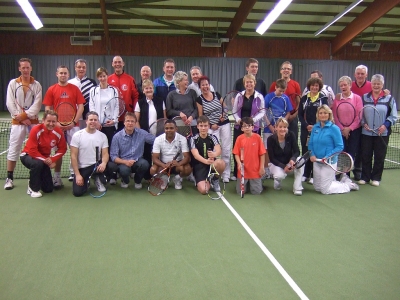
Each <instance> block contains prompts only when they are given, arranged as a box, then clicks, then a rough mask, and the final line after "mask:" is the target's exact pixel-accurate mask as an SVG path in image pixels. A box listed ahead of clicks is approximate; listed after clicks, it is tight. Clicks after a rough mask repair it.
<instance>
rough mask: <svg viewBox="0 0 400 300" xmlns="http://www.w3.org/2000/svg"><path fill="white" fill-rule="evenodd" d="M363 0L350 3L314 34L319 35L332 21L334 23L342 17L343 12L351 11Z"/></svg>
mask: <svg viewBox="0 0 400 300" xmlns="http://www.w3.org/2000/svg"><path fill="white" fill-rule="evenodd" d="M362 1H363V0H356V1H354V2H353V3H352V4H350V5H349V6H348V7H347V8H346V9H345V10H344V11H342V12H341V13H340V14H338V15H337V16H336V17H334V18H333V20H332V21H330V22H328V23H326V24H325V25H324V26H323V27H322V29H320V30H318V31H316V32H315V33H314V35H315V36H317V35H319V34H320V33H321V32H323V31H325V30H326V29H327V28H328V27H329V26H331V25H332V24H333V23H335V22H336V21H337V20H339V19H340V18H341V17H343V16H344V15H345V14H347V13H348V12H349V11H351V10H352V9H353V8H354V7H356V6H357V5H358V4H360V3H361V2H362Z"/></svg>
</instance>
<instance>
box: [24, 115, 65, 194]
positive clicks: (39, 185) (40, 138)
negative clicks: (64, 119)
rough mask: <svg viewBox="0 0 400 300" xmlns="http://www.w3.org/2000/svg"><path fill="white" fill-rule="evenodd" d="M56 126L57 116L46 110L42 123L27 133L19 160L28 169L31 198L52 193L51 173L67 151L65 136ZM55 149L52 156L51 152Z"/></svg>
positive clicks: (28, 192) (28, 191)
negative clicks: (27, 136) (26, 139)
mask: <svg viewBox="0 0 400 300" xmlns="http://www.w3.org/2000/svg"><path fill="white" fill-rule="evenodd" d="M56 125H57V114H56V113H55V112H54V111H52V110H47V111H45V113H44V116H43V123H42V124H39V125H37V126H34V127H33V128H32V130H31V132H30V133H29V139H28V141H27V143H26V145H25V148H24V150H22V153H21V156H20V159H21V162H22V164H23V165H24V166H25V167H27V168H28V169H29V182H28V190H27V194H28V195H30V196H31V197H32V198H39V197H42V193H41V192H40V190H42V191H43V192H44V193H51V192H52V191H53V181H52V178H51V171H50V169H53V168H54V167H55V166H56V161H57V160H59V159H60V158H61V157H62V156H63V155H64V154H65V152H66V151H67V144H66V142H65V135H64V134H63V132H62V130H61V129H60V128H59V127H57V126H56ZM54 149H56V153H55V154H54V155H52V154H51V152H52V150H54Z"/></svg>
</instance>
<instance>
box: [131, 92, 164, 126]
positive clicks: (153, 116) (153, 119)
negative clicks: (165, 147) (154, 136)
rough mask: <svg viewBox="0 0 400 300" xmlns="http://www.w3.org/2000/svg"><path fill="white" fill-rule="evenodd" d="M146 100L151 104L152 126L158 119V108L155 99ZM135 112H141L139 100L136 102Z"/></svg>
mask: <svg viewBox="0 0 400 300" xmlns="http://www.w3.org/2000/svg"><path fill="white" fill-rule="evenodd" d="M146 101H147V104H148V105H149V126H150V125H151V124H153V123H154V122H155V121H157V111H156V108H155V106H154V102H153V100H150V99H147V98H146ZM163 110H165V102H163ZM135 112H138V113H140V106H139V102H138V103H136V107H135Z"/></svg>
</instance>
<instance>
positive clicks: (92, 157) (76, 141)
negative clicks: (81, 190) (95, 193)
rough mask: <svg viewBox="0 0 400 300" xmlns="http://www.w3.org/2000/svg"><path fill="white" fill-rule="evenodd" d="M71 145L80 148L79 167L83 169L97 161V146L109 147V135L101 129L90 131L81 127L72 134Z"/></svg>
mask: <svg viewBox="0 0 400 300" xmlns="http://www.w3.org/2000/svg"><path fill="white" fill-rule="evenodd" d="M71 146H73V147H76V148H78V150H79V151H78V168H79V169H82V168H85V167H88V166H91V165H94V164H95V163H96V147H99V155H100V157H101V149H104V148H108V140H107V136H106V135H105V134H104V133H102V132H101V131H98V130H96V132H94V133H89V132H87V131H86V128H84V129H81V130H79V131H77V132H75V134H74V135H73V136H72V140H71Z"/></svg>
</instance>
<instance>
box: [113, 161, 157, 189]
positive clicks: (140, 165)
mask: <svg viewBox="0 0 400 300" xmlns="http://www.w3.org/2000/svg"><path fill="white" fill-rule="evenodd" d="M108 164H109V166H110V165H112V164H113V165H114V166H110V167H111V168H110V169H111V170H113V169H115V168H117V169H118V172H119V174H120V175H121V178H122V180H123V181H124V183H129V178H130V175H131V173H135V177H134V181H135V183H141V182H142V179H143V177H144V176H145V175H146V174H147V173H148V172H149V171H150V164H149V162H148V161H147V160H145V159H144V158H142V157H141V158H139V159H138V160H137V161H136V162H135V163H134V164H133V165H132V166H131V167H128V166H126V165H124V164H119V165H117V164H115V163H114V162H109V163H108Z"/></svg>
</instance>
